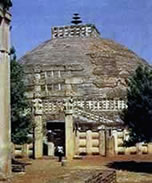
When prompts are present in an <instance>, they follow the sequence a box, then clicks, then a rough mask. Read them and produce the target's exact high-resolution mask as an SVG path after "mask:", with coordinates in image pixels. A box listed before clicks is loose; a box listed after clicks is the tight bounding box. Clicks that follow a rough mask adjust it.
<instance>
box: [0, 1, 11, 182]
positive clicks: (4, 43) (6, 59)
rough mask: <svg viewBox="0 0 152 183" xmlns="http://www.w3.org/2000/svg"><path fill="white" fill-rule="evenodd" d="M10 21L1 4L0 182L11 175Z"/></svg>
mask: <svg viewBox="0 0 152 183" xmlns="http://www.w3.org/2000/svg"><path fill="white" fill-rule="evenodd" d="M10 20H11V15H10V14H9V12H8V11H6V10H4V7H3V3H0V182H4V181H5V180H6V181H7V178H8V177H9V176H10V174H11V138H10V137H11V128H10V56H9V52H10Z"/></svg>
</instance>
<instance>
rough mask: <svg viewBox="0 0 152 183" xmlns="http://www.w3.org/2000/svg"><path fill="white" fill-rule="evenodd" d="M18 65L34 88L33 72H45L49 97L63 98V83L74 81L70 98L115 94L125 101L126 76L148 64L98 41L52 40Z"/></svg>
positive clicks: (83, 39)
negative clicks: (140, 65)
mask: <svg viewBox="0 0 152 183" xmlns="http://www.w3.org/2000/svg"><path fill="white" fill-rule="evenodd" d="M20 62H21V63H23V64H24V65H25V71H26V73H27V74H26V82H27V84H28V85H32V84H33V83H32V73H33V70H35V68H39V70H40V72H41V74H42V75H43V73H44V72H46V75H47V78H46V77H45V76H44V81H45V82H41V84H42V85H44V83H47V85H48V92H49V93H50V95H51V96H53V95H54V93H56V96H63V95H65V94H66V92H65V90H66V87H65V86H66V82H65V80H66V79H70V78H71V79H70V80H72V78H73V81H74V80H75V81H77V80H78V79H79V81H81V82H73V83H71V88H72V89H73V92H72V94H73V95H75V96H77V95H79V96H83V95H91V96H93V95H100V96H103V97H112V98H113V97H118V93H119V94H120V95H121V96H122V97H124V96H125V89H126V86H127V79H128V76H129V75H130V74H131V73H132V72H133V71H134V70H135V69H136V67H137V65H139V64H144V65H145V64H147V63H146V62H145V61H144V60H143V59H141V58H140V57H138V56H137V55H136V54H135V53H134V52H132V51H131V50H129V49H127V48H126V47H124V46H122V45H120V44H118V43H115V42H114V41H112V40H108V39H103V38H100V37H84V38H82V37H71V38H70V37H67V38H62V39H61V38H60V39H59V38H56V39H51V40H48V41H46V42H44V43H42V44H41V45H40V46H38V47H37V48H35V49H34V50H32V51H30V52H29V53H27V54H26V55H25V56H23V57H22V58H21V59H20ZM32 68H33V69H32ZM58 72H59V73H58ZM76 78H78V79H76ZM61 79H62V80H61ZM52 84H54V85H55V86H54V88H52ZM56 84H60V86H58V85H56ZM51 91H52V92H51ZM53 91H54V92H53Z"/></svg>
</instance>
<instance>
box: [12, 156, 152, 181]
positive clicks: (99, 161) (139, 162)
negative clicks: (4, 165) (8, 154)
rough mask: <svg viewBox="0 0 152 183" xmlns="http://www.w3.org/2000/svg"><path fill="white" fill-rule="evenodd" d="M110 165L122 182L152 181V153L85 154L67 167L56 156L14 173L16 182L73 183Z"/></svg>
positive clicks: (37, 161)
mask: <svg viewBox="0 0 152 183" xmlns="http://www.w3.org/2000/svg"><path fill="white" fill-rule="evenodd" d="M109 168H110V169H115V170H116V171H117V181H118V183H152V157H151V156H147V155H142V156H138V155H131V156H117V157H113V158H103V157H85V158H84V159H83V160H73V161H71V162H67V164H66V166H64V167H62V166H61V164H60V163H59V162H57V160H56V159H55V160H52V159H48V158H47V159H42V160H31V165H27V166H26V173H25V174H14V175H13V178H12V183H64V182H66V180H69V182H71V183H72V180H78V179H79V178H80V177H81V178H82V177H83V178H85V176H87V174H88V173H89V174H90V173H93V171H94V170H105V169H109Z"/></svg>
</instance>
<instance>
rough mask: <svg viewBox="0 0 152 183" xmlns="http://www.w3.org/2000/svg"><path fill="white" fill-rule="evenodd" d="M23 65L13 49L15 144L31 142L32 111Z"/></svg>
mask: <svg viewBox="0 0 152 183" xmlns="http://www.w3.org/2000/svg"><path fill="white" fill-rule="evenodd" d="M23 73H24V72H23V68H22V65H21V64H19V63H18V62H17V61H16V55H15V49H14V48H12V49H11V137H12V142H13V143H15V144H24V143H27V142H28V141H29V138H28V134H29V131H30V129H31V112H30V111H31V110H30V105H29V103H28V101H27V98H26V96H25V89H26V88H25V85H24V82H23V76H24V75H23Z"/></svg>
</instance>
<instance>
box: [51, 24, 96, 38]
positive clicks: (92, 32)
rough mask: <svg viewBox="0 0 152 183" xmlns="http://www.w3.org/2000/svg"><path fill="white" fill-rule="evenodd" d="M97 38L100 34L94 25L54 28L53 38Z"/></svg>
mask: <svg viewBox="0 0 152 183" xmlns="http://www.w3.org/2000/svg"><path fill="white" fill-rule="evenodd" d="M91 36H94V37H97V36H99V32H98V30H97V29H96V27H95V26H94V25H91V24H86V25H71V26H61V27H53V28H52V38H53V39H55V38H66V37H91Z"/></svg>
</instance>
